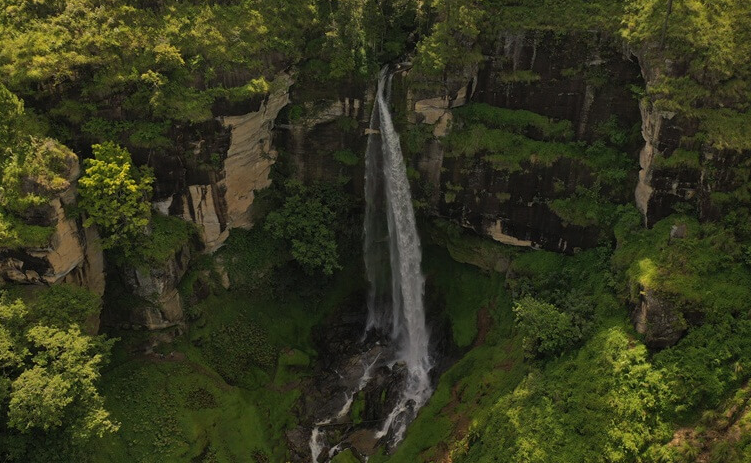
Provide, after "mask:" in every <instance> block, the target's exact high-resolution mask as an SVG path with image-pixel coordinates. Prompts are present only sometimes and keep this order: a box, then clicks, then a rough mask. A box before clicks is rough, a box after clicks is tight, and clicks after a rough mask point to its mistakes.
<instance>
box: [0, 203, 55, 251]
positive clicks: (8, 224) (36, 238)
mask: <svg viewBox="0 0 751 463" xmlns="http://www.w3.org/2000/svg"><path fill="white" fill-rule="evenodd" d="M54 232H55V227H42V226H39V225H28V224H25V223H23V222H22V221H21V220H20V219H18V218H17V217H14V216H13V215H10V214H6V213H3V211H2V209H0V248H6V249H20V248H42V247H46V246H48V245H49V243H50V238H51V237H52V234H53V233H54Z"/></svg>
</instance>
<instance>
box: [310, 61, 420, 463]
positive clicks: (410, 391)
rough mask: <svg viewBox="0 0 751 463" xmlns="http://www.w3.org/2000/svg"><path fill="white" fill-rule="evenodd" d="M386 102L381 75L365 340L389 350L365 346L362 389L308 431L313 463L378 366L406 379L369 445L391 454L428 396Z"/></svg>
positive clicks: (408, 226)
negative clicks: (330, 429) (327, 432)
mask: <svg viewBox="0 0 751 463" xmlns="http://www.w3.org/2000/svg"><path fill="white" fill-rule="evenodd" d="M390 94H391V75H390V74H389V73H388V70H387V68H384V69H383V70H381V72H380V74H379V79H378V89H377V93H376V100H375V103H374V106H373V112H372V114H371V120H370V129H371V130H370V134H369V136H368V144H367V149H366V156H365V201H366V205H365V221H364V235H363V236H364V238H363V254H364V259H365V269H366V274H367V278H368V282H369V291H368V297H367V308H368V315H367V322H366V326H365V333H364V335H363V339H365V338H366V337H368V338H372V337H373V336H376V337H379V339H383V340H384V342H385V343H386V344H387V346H381V345H378V344H380V343H376V346H375V348H372V347H371V348H368V347H367V346H363V349H365V350H364V352H362V353H361V356H360V360H359V363H360V368H361V371H362V374H361V375H360V377H359V381H357V383H356V384H352V385H351V390H349V391H348V392H346V393H345V394H344V398H343V399H344V401H343V403H342V402H339V403H341V404H342V405H341V408H338V412H337V413H335V414H334V415H333V416H328V417H327V418H325V419H323V420H321V421H318V422H317V423H316V426H315V427H314V428H313V430H312V434H311V437H310V441H309V445H310V452H311V457H312V461H313V462H318V461H319V458H320V457H321V453H322V452H323V451H324V448H325V446H326V436H325V428H326V427H327V426H329V425H331V424H335V423H337V422H340V421H341V420H342V419H344V418H345V417H346V416H347V414H348V413H349V411H350V408H351V406H352V402H353V399H354V397H355V396H356V395H357V394H358V393H359V392H360V391H363V390H365V388H366V387H367V385H368V383H369V381H371V379H372V375H373V373H374V371H376V370H378V368H379V366H383V365H386V366H387V367H388V368H390V369H391V370H392V371H397V370H398V371H399V372H400V374H402V375H404V377H403V380H402V381H401V383H400V384H401V390H400V391H399V397H398V399H397V400H395V402H394V405H393V407H392V408H391V410H390V412H389V413H388V415H385V414H384V416H383V418H382V422H379V428H378V429H377V430H374V432H373V434H374V435H373V438H374V439H375V440H377V441H379V442H381V443H385V444H386V445H387V447H389V448H393V447H394V446H395V445H396V444H398V443H399V442H400V441H401V440H402V439H403V437H404V434H405V432H406V429H407V426H408V425H409V423H410V422H411V421H412V420H413V419H414V418H415V416H416V415H417V412H418V411H419V409H420V408H421V407H422V406H423V405H424V404H425V403H426V402H427V400H428V399H429V398H430V395H431V393H432V388H431V382H430V376H429V373H430V370H431V368H432V364H431V360H430V355H429V334H428V329H427V326H426V321H425V308H424V302H423V296H424V288H425V279H424V277H423V275H422V270H421V258H422V252H421V248H420V239H419V236H418V234H417V226H416V222H415V214H414V210H413V206H412V196H411V192H410V187H409V182H408V179H407V172H406V166H405V164H404V159H403V156H402V151H401V146H400V143H399V135H398V134H397V132H396V130H395V129H394V124H393V121H392V117H391V110H390V108H389V101H390V97H391V95H390ZM340 400H341V399H340ZM337 407H338V406H337ZM341 446H342V442H340V443H339V444H337V445H336V446H334V447H332V448H330V449H329V451H328V455H327V459H330V458H331V457H333V456H334V455H335V454H336V453H337V452H338V451H340V450H341Z"/></svg>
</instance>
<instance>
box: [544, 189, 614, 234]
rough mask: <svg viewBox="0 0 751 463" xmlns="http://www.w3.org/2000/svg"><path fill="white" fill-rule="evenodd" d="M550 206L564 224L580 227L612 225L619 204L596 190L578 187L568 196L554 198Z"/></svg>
mask: <svg viewBox="0 0 751 463" xmlns="http://www.w3.org/2000/svg"><path fill="white" fill-rule="evenodd" d="M548 207H550V210H551V211H553V212H554V213H555V214H556V215H557V216H558V217H560V218H561V220H563V222H564V224H570V225H576V226H579V227H591V226H600V227H610V226H612V224H613V221H614V220H615V216H616V211H617V206H616V205H615V204H612V203H610V202H608V201H607V200H605V199H604V198H602V197H601V196H600V194H599V193H598V192H596V191H594V190H591V189H588V188H583V187H578V188H577V190H576V193H575V194H574V195H573V196H571V197H568V198H560V199H554V200H552V201H550V202H549V203H548Z"/></svg>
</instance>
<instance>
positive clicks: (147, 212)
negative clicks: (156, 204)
mask: <svg viewBox="0 0 751 463" xmlns="http://www.w3.org/2000/svg"><path fill="white" fill-rule="evenodd" d="M92 148H93V150H94V159H87V160H86V161H85V166H86V172H85V174H84V175H83V177H81V179H80V180H79V181H78V184H79V187H80V192H81V201H80V205H81V207H82V208H83V209H84V210H85V211H86V214H87V218H86V220H85V221H84V225H85V226H87V227H90V226H92V225H97V226H98V227H99V228H100V231H102V232H103V234H104V237H103V242H102V244H103V247H104V248H105V249H106V248H113V247H118V248H120V249H122V250H123V251H124V252H125V253H126V254H129V253H130V252H131V251H132V250H133V249H134V248H135V247H136V245H134V243H139V242H141V241H142V240H143V236H144V235H143V231H144V229H145V227H146V226H147V225H148V224H149V218H150V217H151V204H150V203H149V198H150V196H151V191H152V187H151V185H152V183H153V182H154V176H153V174H152V172H151V171H150V169H148V168H146V167H141V168H136V167H134V166H133V162H132V160H131V157H130V153H129V152H128V151H127V150H126V149H124V148H121V147H120V146H118V145H116V144H114V143H112V142H106V143H103V144H101V145H94V146H93V147H92Z"/></svg>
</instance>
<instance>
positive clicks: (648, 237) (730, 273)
mask: <svg viewBox="0 0 751 463" xmlns="http://www.w3.org/2000/svg"><path fill="white" fill-rule="evenodd" d="M673 226H685V227H686V235H687V236H686V237H685V238H681V239H671V237H670V234H671V229H672V228H673ZM618 242H619V245H618V249H617V251H616V253H615V255H614V257H613V262H614V264H615V265H616V267H617V268H619V269H620V270H622V271H623V272H625V274H626V275H627V276H628V278H629V280H630V282H631V292H630V294H631V298H632V299H634V300H635V299H636V298H638V295H639V292H640V291H641V290H643V289H651V290H653V291H657V292H659V293H660V294H661V296H662V297H663V298H664V299H666V300H667V301H670V302H671V303H672V304H673V305H674V306H675V307H676V308H678V309H679V310H682V311H690V312H694V311H700V312H701V313H703V314H704V316H705V317H709V318H710V319H712V318H713V317H718V316H723V315H724V314H733V313H737V312H738V310H739V308H740V307H743V306H744V304H745V301H747V300H749V299H750V298H751V270H749V269H748V268H747V267H746V266H745V264H744V263H743V249H744V248H743V246H742V245H741V243H738V242H737V241H736V239H735V237H734V236H733V235H732V234H731V233H730V232H729V231H728V230H726V229H723V228H720V227H717V226H716V225H714V224H700V223H699V222H698V221H696V219H693V218H691V217H685V216H677V215H675V216H671V217H669V218H667V219H664V220H661V221H660V222H658V223H656V224H655V225H654V227H653V228H652V229H649V230H644V229H640V228H636V227H635V226H634V224H632V225H631V226H628V227H619V233H618Z"/></svg>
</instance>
